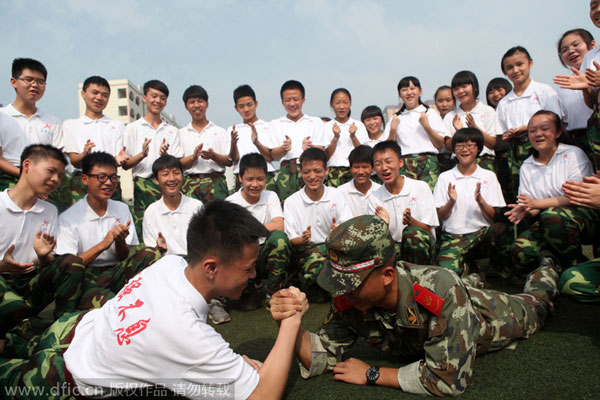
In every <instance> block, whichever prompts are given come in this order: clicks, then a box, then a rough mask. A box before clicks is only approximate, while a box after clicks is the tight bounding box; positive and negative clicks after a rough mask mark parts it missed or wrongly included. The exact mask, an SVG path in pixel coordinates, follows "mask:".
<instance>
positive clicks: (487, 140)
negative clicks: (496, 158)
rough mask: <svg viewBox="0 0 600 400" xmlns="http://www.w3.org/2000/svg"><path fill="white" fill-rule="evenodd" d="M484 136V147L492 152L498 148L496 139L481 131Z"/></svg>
mask: <svg viewBox="0 0 600 400" xmlns="http://www.w3.org/2000/svg"><path fill="white" fill-rule="evenodd" d="M481 133H482V134H483V145H484V146H485V147H487V148H488V149H490V150H492V149H493V148H494V147H495V146H496V137H495V136H492V135H489V134H487V133H486V132H484V131H481Z"/></svg>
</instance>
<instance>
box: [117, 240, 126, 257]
mask: <svg viewBox="0 0 600 400" xmlns="http://www.w3.org/2000/svg"><path fill="white" fill-rule="evenodd" d="M115 253H116V255H117V258H118V259H119V260H120V261H123V260H124V259H126V258H127V257H128V256H129V245H128V244H127V242H125V240H115Z"/></svg>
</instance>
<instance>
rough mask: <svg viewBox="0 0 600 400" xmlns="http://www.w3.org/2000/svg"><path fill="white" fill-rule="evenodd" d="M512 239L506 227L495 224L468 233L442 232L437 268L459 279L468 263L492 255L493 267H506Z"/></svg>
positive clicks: (506, 225)
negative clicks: (456, 275) (449, 271)
mask: <svg viewBox="0 0 600 400" xmlns="http://www.w3.org/2000/svg"><path fill="white" fill-rule="evenodd" d="M511 241H512V236H511V235H510V232H509V225H508V224H504V223H495V224H493V225H491V226H489V227H487V228H481V229H480V230H478V231H476V232H473V233H467V234H460V235H458V234H452V233H448V232H444V233H442V236H441V237H440V240H439V242H440V248H439V250H438V254H437V261H436V263H435V264H436V265H439V266H440V267H444V268H448V269H450V270H452V271H454V272H456V273H457V274H458V275H459V276H460V275H462V274H463V272H465V271H468V268H467V265H468V264H469V261H473V260H477V259H481V258H486V257H489V256H491V255H493V256H492V257H490V258H491V260H490V261H492V262H493V263H494V264H495V266H496V268H502V269H504V268H506V266H508V265H509V263H510V257H509V251H510V245H511Z"/></svg>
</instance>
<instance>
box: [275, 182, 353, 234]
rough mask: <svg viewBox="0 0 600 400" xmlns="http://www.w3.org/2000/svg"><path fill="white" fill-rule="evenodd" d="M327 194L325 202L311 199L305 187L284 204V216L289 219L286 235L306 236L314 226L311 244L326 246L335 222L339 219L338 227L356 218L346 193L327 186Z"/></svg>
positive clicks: (324, 194) (325, 192)
mask: <svg viewBox="0 0 600 400" xmlns="http://www.w3.org/2000/svg"><path fill="white" fill-rule="evenodd" d="M324 188H325V191H324V192H323V196H322V197H321V199H319V200H317V201H313V200H311V199H310V198H309V197H308V196H307V195H306V191H305V190H306V188H303V189H301V190H299V191H297V192H296V193H294V194H293V195H291V196H290V197H288V198H287V199H286V200H285V202H284V203H283V215H284V217H285V220H284V226H285V233H286V234H287V235H288V237H289V238H290V239H295V238H297V237H300V236H302V232H304V231H305V230H306V228H307V227H308V226H310V234H311V236H310V243H311V244H320V243H325V239H326V238H327V235H329V230H330V229H331V223H332V221H333V220H332V219H333V218H334V217H335V221H336V223H337V224H341V223H342V222H344V221H346V220H348V219H350V218H352V214H351V213H350V207H348V206H347V204H346V199H345V198H344V195H343V194H342V192H340V191H339V190H337V189H336V188H332V187H329V186H324Z"/></svg>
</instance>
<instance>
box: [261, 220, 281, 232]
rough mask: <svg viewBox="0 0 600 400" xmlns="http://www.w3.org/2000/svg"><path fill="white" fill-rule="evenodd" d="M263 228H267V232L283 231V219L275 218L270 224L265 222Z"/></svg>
mask: <svg viewBox="0 0 600 400" xmlns="http://www.w3.org/2000/svg"><path fill="white" fill-rule="evenodd" d="M265 228H267V229H268V230H269V232H273V231H282V230H283V218H276V219H274V220H273V221H271V222H267V223H266V224H265Z"/></svg>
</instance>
